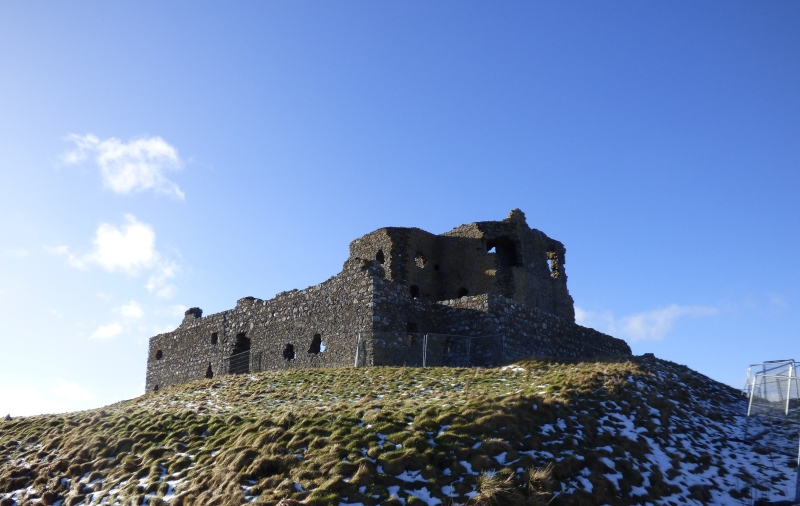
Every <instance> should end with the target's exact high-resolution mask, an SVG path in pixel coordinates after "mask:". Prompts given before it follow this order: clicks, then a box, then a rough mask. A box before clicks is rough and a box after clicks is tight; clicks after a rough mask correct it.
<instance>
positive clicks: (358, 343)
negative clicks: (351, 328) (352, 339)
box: [353, 332, 361, 367]
mask: <svg viewBox="0 0 800 506" xmlns="http://www.w3.org/2000/svg"><path fill="white" fill-rule="evenodd" d="M359 351H361V332H359V333H358V339H357V340H356V363H355V365H354V366H353V367H358V353H359Z"/></svg>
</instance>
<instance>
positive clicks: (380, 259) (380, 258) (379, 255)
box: [375, 249, 386, 264]
mask: <svg viewBox="0 0 800 506" xmlns="http://www.w3.org/2000/svg"><path fill="white" fill-rule="evenodd" d="M375 260H377V261H378V263H379V264H382V263H383V262H385V261H386V258H385V257H384V256H383V250H382V249H379V250H378V252H377V253H375Z"/></svg>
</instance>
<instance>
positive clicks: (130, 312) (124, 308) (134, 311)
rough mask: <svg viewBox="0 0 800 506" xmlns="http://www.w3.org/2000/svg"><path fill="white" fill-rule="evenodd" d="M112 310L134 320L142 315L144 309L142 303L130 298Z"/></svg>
mask: <svg viewBox="0 0 800 506" xmlns="http://www.w3.org/2000/svg"><path fill="white" fill-rule="evenodd" d="M114 311H116V312H117V313H119V314H121V315H122V316H123V317H124V318H127V319H129V320H136V319H139V318H141V317H143V316H144V310H143V309H142V305H141V304H139V303H138V302H136V301H135V300H132V301H130V302H128V303H127V304H123V305H121V306H120V307H118V308H116V309H115V310H114Z"/></svg>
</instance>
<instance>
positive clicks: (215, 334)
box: [211, 332, 219, 346]
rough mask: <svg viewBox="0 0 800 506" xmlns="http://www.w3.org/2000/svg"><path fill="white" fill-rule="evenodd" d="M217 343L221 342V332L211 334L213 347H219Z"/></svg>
mask: <svg viewBox="0 0 800 506" xmlns="http://www.w3.org/2000/svg"><path fill="white" fill-rule="evenodd" d="M217 341H219V332H212V333H211V344H212V345H213V346H216V345H217Z"/></svg>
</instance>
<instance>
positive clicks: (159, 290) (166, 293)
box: [145, 260, 179, 299]
mask: <svg viewBox="0 0 800 506" xmlns="http://www.w3.org/2000/svg"><path fill="white" fill-rule="evenodd" d="M178 269H179V266H178V264H176V263H175V262H173V261H170V260H167V261H164V262H161V263H160V264H159V265H158V269H157V270H156V272H154V273H153V274H152V275H151V276H150V277H149V278H148V280H147V284H146V285H145V288H147V291H148V292H150V293H152V294H154V295H155V296H156V297H161V298H164V299H169V298H171V297H172V296H174V295H175V290H176V288H175V285H172V284H170V283H169V280H170V279H172V278H174V277H175V274H177V272H178Z"/></svg>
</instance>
